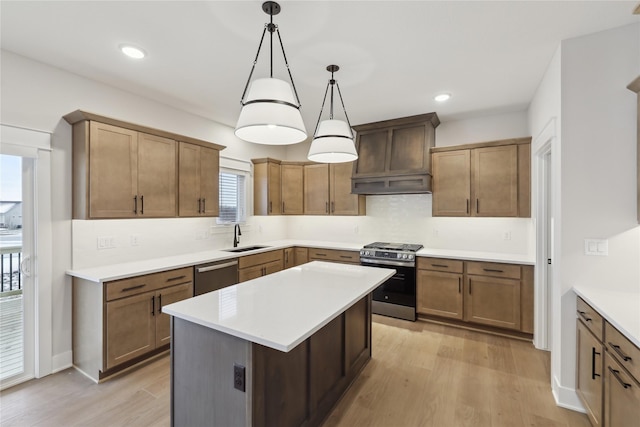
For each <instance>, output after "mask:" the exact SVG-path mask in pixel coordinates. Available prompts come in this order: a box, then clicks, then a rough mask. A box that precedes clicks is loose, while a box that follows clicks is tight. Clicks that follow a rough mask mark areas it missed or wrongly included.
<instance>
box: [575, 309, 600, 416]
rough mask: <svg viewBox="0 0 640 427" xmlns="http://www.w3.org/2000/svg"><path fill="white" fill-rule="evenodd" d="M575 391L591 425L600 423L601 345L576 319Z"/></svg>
mask: <svg viewBox="0 0 640 427" xmlns="http://www.w3.org/2000/svg"><path fill="white" fill-rule="evenodd" d="M576 347H577V349H576V351H577V353H576V355H577V363H576V392H577V393H578V397H579V398H580V400H581V401H582V404H583V406H584V409H585V410H586V411H587V416H588V417H589V421H591V425H592V426H594V427H597V426H601V425H602V402H603V387H602V386H603V377H602V368H603V360H604V359H603V356H604V351H603V346H602V342H601V341H600V340H599V339H598V338H596V337H595V336H594V335H593V334H592V333H591V332H590V331H589V329H588V328H587V327H586V326H585V324H584V323H583V322H582V321H580V320H578V322H577V327H576Z"/></svg>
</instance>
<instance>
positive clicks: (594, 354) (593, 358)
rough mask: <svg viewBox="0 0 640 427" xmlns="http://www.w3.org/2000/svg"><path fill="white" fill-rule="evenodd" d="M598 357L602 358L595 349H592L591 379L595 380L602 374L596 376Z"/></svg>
mask: <svg viewBox="0 0 640 427" xmlns="http://www.w3.org/2000/svg"><path fill="white" fill-rule="evenodd" d="M596 356H600V353H598V352H597V351H596V349H595V348H593V347H591V379H592V380H595V379H596V377H599V376H600V374H596Z"/></svg>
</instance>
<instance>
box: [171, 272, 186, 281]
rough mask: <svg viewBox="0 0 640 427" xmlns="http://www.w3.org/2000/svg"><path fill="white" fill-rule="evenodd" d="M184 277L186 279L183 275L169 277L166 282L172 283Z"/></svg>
mask: <svg viewBox="0 0 640 427" xmlns="http://www.w3.org/2000/svg"><path fill="white" fill-rule="evenodd" d="M185 277H187V276H186V275H185V274H183V275H182V276H176V277H171V278H169V279H167V282H173V281H175V280H180V279H184V278H185Z"/></svg>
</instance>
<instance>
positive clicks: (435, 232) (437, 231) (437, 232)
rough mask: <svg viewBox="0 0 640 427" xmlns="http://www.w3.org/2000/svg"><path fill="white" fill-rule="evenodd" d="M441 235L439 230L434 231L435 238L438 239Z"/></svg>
mask: <svg viewBox="0 0 640 427" xmlns="http://www.w3.org/2000/svg"><path fill="white" fill-rule="evenodd" d="M439 235H440V230H438V229H437V228H434V229H433V237H438V236H439Z"/></svg>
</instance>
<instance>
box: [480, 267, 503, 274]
mask: <svg viewBox="0 0 640 427" xmlns="http://www.w3.org/2000/svg"><path fill="white" fill-rule="evenodd" d="M483 270H484V271H486V272H488V273H504V271H503V270H497V269H495V268H483Z"/></svg>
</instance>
